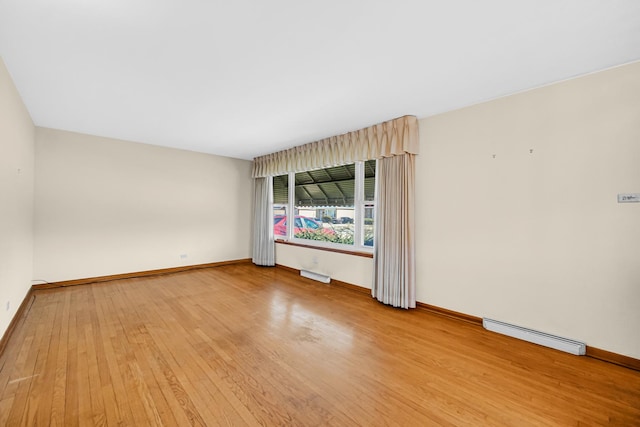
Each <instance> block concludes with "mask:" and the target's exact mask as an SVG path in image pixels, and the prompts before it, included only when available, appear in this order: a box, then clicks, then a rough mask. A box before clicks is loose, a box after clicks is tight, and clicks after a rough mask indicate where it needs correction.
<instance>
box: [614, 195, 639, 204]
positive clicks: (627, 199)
mask: <svg viewBox="0 0 640 427" xmlns="http://www.w3.org/2000/svg"><path fill="white" fill-rule="evenodd" d="M618 203H640V193H620V194H618Z"/></svg>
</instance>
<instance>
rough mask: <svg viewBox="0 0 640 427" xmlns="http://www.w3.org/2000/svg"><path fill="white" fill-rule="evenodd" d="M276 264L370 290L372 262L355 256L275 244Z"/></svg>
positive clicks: (369, 259)
mask: <svg viewBox="0 0 640 427" xmlns="http://www.w3.org/2000/svg"><path fill="white" fill-rule="evenodd" d="M276 263H278V264H281V265H284V266H287V267H291V268H296V269H298V270H309V271H313V272H314V273H320V274H325V275H328V276H330V277H331V278H333V279H336V280H340V281H342V282H347V283H351V284H353V285H358V286H362V287H363V288H369V289H371V283H372V278H373V260H372V259H371V258H365V257H361V256H355V255H345V254H340V253H336V252H328V251H320V250H317V249H310V248H303V247H297V246H289V245H281V244H276Z"/></svg>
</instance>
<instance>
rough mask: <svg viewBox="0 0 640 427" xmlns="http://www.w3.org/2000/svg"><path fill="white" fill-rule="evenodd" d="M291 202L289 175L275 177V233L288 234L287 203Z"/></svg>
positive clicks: (282, 235)
mask: <svg viewBox="0 0 640 427" xmlns="http://www.w3.org/2000/svg"><path fill="white" fill-rule="evenodd" d="M288 203H289V176H288V175H280V176H274V177H273V235H274V236H275V237H276V238H277V237H286V235H287V204H288Z"/></svg>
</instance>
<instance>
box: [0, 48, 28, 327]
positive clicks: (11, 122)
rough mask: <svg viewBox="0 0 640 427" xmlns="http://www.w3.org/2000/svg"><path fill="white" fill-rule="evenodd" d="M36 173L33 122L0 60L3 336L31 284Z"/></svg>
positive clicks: (0, 319) (0, 293) (0, 308)
mask: <svg viewBox="0 0 640 427" xmlns="http://www.w3.org/2000/svg"><path fill="white" fill-rule="evenodd" d="M33 177H34V126H33V122H32V121H31V117H30V116H29V113H28V112H27V109H26V108H25V106H24V104H23V103H22V99H21V98H20V95H19V94H18V91H17V90H16V88H15V86H14V85H13V81H12V79H11V76H10V75H9V72H8V71H7V69H6V67H5V65H4V62H3V61H2V59H1V58H0V336H2V335H3V334H4V332H5V331H6V330H7V327H8V326H9V323H10V322H11V319H12V318H13V316H14V315H15V314H16V310H17V309H18V307H19V306H20V304H21V303H22V301H23V299H24V297H25V295H26V294H27V292H28V291H29V288H30V287H31V273H32V269H33ZM7 304H8V308H7Z"/></svg>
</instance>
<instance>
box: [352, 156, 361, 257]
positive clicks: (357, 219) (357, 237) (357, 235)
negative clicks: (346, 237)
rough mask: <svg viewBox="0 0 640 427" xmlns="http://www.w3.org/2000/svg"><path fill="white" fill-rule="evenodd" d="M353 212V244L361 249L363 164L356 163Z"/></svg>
mask: <svg viewBox="0 0 640 427" xmlns="http://www.w3.org/2000/svg"><path fill="white" fill-rule="evenodd" d="M354 199H355V200H354V209H353V210H354V212H353V243H354V246H356V247H361V246H362V242H363V237H362V222H363V221H364V219H363V218H364V162H356V183H355V194H354Z"/></svg>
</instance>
